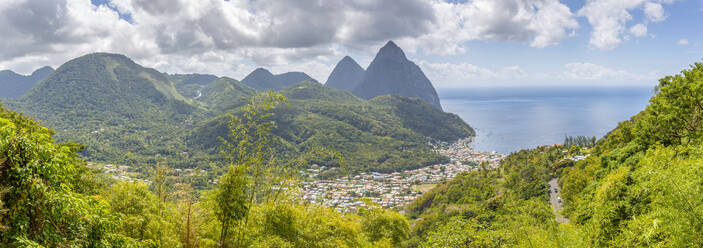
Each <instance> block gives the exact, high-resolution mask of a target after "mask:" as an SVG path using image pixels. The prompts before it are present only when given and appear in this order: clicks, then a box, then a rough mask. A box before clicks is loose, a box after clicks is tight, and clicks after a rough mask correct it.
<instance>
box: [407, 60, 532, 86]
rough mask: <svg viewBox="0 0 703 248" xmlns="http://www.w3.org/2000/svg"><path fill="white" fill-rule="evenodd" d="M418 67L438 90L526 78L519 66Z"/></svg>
mask: <svg viewBox="0 0 703 248" xmlns="http://www.w3.org/2000/svg"><path fill="white" fill-rule="evenodd" d="M418 66H420V68H422V70H423V71H424V72H425V74H426V75H427V77H428V78H429V79H430V80H431V81H432V83H433V84H435V86H436V87H438V88H442V87H445V88H447V87H466V86H472V85H473V86H475V85H477V84H479V85H480V84H491V83H496V81H505V80H510V79H522V78H525V77H527V76H528V75H527V73H526V72H525V71H524V70H522V69H521V68H520V67H519V66H507V67H502V68H499V69H497V70H494V69H488V68H484V67H480V66H476V65H473V64H468V63H458V64H453V63H430V62H427V61H420V62H419V63H418Z"/></svg>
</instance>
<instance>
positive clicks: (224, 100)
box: [197, 77, 256, 113]
mask: <svg viewBox="0 0 703 248" xmlns="http://www.w3.org/2000/svg"><path fill="white" fill-rule="evenodd" d="M255 92H256V90H254V89H252V88H250V87H249V86H247V85H245V84H243V83H240V82H239V81H237V80H234V79H231V78H228V77H222V78H219V79H217V80H215V81H213V82H211V83H209V84H207V85H205V86H204V87H203V88H202V89H201V90H200V93H201V95H200V97H198V99H197V100H198V101H200V102H202V103H205V104H206V105H207V106H208V107H209V108H210V110H212V111H214V112H217V113H221V112H223V111H227V110H232V109H236V108H237V107H240V106H243V105H244V104H246V103H247V100H248V99H249V98H250V97H251V96H252V95H253V94H254V93H255Z"/></svg>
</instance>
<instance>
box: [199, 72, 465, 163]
mask: <svg viewBox="0 0 703 248" xmlns="http://www.w3.org/2000/svg"><path fill="white" fill-rule="evenodd" d="M281 92H282V93H283V94H284V95H285V96H286V97H287V98H288V100H289V104H288V105H289V106H281V107H279V108H277V109H275V110H274V116H273V117H272V118H273V120H274V121H275V122H276V123H277V124H278V128H277V129H275V130H274V131H273V132H274V134H275V135H276V136H278V137H279V138H280V149H281V150H282V152H288V153H296V152H298V151H304V150H306V149H308V148H311V147H330V148H333V149H334V150H336V151H339V152H341V153H342V155H343V156H344V159H345V162H346V165H347V166H348V168H349V169H351V170H355V171H360V170H363V171H397V170H403V169H410V168H417V167H421V166H426V165H430V164H435V163H440V162H446V161H447V158H446V157H443V156H441V155H439V154H437V153H435V152H434V151H432V148H431V147H430V146H429V145H428V142H429V141H431V140H442V141H453V140H456V139H459V138H464V137H468V136H470V135H473V130H472V129H471V127H469V126H468V125H467V124H466V123H464V122H463V121H462V120H461V119H459V118H456V116H455V115H452V114H447V113H444V112H442V111H439V110H437V109H435V108H433V107H432V106H430V105H428V104H427V103H425V102H424V101H420V100H413V99H408V98H406V97H401V96H387V97H388V98H391V99H390V100H387V101H382V100H375V101H364V100H362V99H360V98H358V97H356V96H354V95H352V94H351V93H350V92H348V91H343V90H337V89H333V88H329V87H326V86H324V85H321V84H319V83H314V82H303V83H299V84H296V85H293V86H290V87H287V88H285V89H284V90H282V91H281ZM387 103H390V104H387ZM413 111H424V112H426V113H414V114H415V115H417V116H421V117H425V116H432V117H431V118H432V119H429V118H416V117H411V116H413V113H412V112H413ZM226 122H227V117H226V116H219V117H216V118H214V119H212V120H210V121H207V122H204V123H201V124H200V125H198V126H197V127H196V128H195V129H194V132H193V133H192V134H191V136H190V137H191V139H190V140H189V143H193V144H200V145H199V146H200V147H202V148H203V149H206V150H213V149H214V148H215V147H217V145H219V141H218V139H217V137H224V136H226V131H227V128H226ZM430 127H431V128H430ZM449 133H451V134H449ZM320 163H324V162H320ZM329 165H332V166H336V164H329Z"/></svg>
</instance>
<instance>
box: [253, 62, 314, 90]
mask: <svg viewBox="0 0 703 248" xmlns="http://www.w3.org/2000/svg"><path fill="white" fill-rule="evenodd" d="M303 81H312V82H318V81H317V80H315V79H313V78H312V77H310V76H309V75H308V74H305V73H304V72H286V73H282V74H275V75H274V74H273V73H271V72H270V71H269V70H267V69H264V68H257V69H255V70H254V71H252V72H251V73H249V75H247V76H246V77H244V79H242V81H241V82H242V83H243V84H246V85H248V86H249V87H252V88H254V89H256V90H258V91H264V90H269V89H273V90H282V89H283V88H285V87H287V86H290V85H293V84H296V83H300V82H303Z"/></svg>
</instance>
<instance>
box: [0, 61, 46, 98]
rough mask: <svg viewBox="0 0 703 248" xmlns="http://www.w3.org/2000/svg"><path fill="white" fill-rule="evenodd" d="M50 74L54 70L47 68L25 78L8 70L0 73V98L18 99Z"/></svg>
mask: <svg viewBox="0 0 703 248" xmlns="http://www.w3.org/2000/svg"><path fill="white" fill-rule="evenodd" d="M52 72H54V69H53V68H51V67H48V66H45V67H42V68H39V69H37V70H36V71H34V72H32V74H30V75H27V76H25V75H20V74H17V73H15V72H13V71H10V70H4V71H0V98H17V97H20V96H22V94H24V93H25V92H27V91H28V90H29V89H31V88H32V87H34V85H36V84H37V83H39V81H41V80H43V79H44V78H46V77H47V76H49V74H51V73H52Z"/></svg>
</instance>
